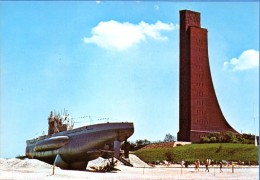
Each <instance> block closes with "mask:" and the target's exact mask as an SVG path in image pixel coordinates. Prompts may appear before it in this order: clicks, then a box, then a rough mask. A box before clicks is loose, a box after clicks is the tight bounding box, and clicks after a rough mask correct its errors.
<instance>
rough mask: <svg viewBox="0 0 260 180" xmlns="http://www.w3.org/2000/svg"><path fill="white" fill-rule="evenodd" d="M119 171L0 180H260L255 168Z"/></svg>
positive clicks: (9, 175)
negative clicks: (207, 170) (198, 170)
mask: <svg viewBox="0 0 260 180" xmlns="http://www.w3.org/2000/svg"><path fill="white" fill-rule="evenodd" d="M119 169H120V170H119V171H116V172H107V173H98V172H88V171H72V170H61V169H59V168H56V169H55V174H54V175H52V172H53V170H52V168H37V167H35V168H16V169H14V168H13V169H12V168H1V169H0V179H19V180H20V179H33V180H35V179H40V180H41V179H43V180H44V179H48V180H51V179H55V180H56V179H135V180H136V179H238V180H243V179H250V180H254V179H259V175H258V172H259V169H258V167H255V168H235V169H234V173H232V169H231V168H224V169H223V173H220V172H219V169H218V168H216V169H213V168H210V172H205V170H204V168H202V169H200V172H195V170H194V169H193V168H183V169H182V170H181V168H165V167H164V168H160V167H155V168H134V167H123V166H121V167H119Z"/></svg>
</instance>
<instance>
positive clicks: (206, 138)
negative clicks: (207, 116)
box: [201, 136, 210, 143]
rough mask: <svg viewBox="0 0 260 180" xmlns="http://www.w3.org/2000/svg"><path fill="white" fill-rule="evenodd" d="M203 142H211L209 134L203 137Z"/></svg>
mask: <svg viewBox="0 0 260 180" xmlns="http://www.w3.org/2000/svg"><path fill="white" fill-rule="evenodd" d="M201 142H203V143H208V142H210V139H209V138H208V137H207V136H206V137H202V138H201Z"/></svg>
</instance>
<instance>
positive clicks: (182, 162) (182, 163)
mask: <svg viewBox="0 0 260 180" xmlns="http://www.w3.org/2000/svg"><path fill="white" fill-rule="evenodd" d="M183 165H184V161H183V160H182V161H181V167H182V168H183Z"/></svg>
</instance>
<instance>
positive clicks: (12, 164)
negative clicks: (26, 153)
mask: <svg viewBox="0 0 260 180" xmlns="http://www.w3.org/2000/svg"><path fill="white" fill-rule="evenodd" d="M0 167H1V168H35V167H40V168H48V169H49V168H52V165H50V164H48V163H45V162H42V161H39V160H36V159H24V160H21V159H17V158H12V159H3V158H0Z"/></svg>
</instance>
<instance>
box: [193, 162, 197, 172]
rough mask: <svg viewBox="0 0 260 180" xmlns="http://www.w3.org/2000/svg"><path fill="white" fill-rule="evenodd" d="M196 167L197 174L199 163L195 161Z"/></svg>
mask: <svg viewBox="0 0 260 180" xmlns="http://www.w3.org/2000/svg"><path fill="white" fill-rule="evenodd" d="M194 165H195V172H197V170H198V162H197V161H195V162H194Z"/></svg>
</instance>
